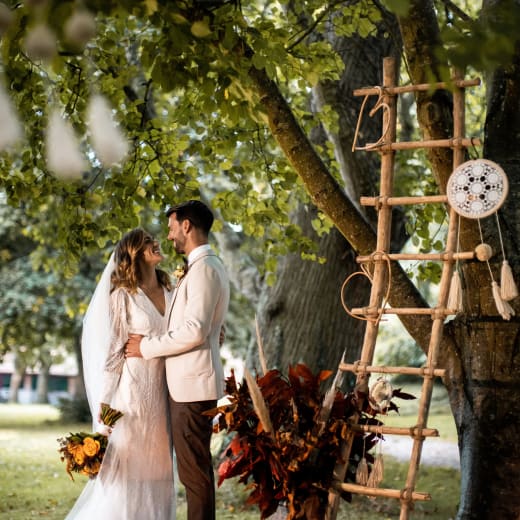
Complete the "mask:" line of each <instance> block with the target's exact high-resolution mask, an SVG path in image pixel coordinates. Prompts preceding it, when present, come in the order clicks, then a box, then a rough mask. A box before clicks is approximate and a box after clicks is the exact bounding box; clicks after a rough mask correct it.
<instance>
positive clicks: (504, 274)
mask: <svg viewBox="0 0 520 520" xmlns="http://www.w3.org/2000/svg"><path fill="white" fill-rule="evenodd" d="M500 296H501V297H502V300H504V301H506V302H508V301H511V300H512V299H513V298H516V297H517V296H518V287H517V286H516V283H515V279H514V278H513V271H512V269H511V266H510V265H509V262H508V261H507V260H504V261H503V262H502V270H501V273H500Z"/></svg>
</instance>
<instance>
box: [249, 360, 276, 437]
mask: <svg viewBox="0 0 520 520" xmlns="http://www.w3.org/2000/svg"><path fill="white" fill-rule="evenodd" d="M244 377H245V378H246V383H247V388H249V393H250V394H251V400H252V401H253V408H254V409H255V413H256V415H257V416H258V419H260V422H261V423H262V428H263V429H264V431H265V432H266V433H269V434H271V435H273V425H272V423H271V417H270V416H269V410H268V409H267V404H266V402H265V400H264V396H263V395H262V392H261V391H260V388H259V386H258V384H257V382H256V381H255V378H254V377H253V376H252V375H251V372H249V370H248V369H247V368H245V369H244Z"/></svg>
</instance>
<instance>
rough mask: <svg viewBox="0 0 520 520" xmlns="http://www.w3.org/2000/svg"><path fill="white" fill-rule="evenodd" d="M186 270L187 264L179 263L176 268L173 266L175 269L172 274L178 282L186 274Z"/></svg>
mask: <svg viewBox="0 0 520 520" xmlns="http://www.w3.org/2000/svg"><path fill="white" fill-rule="evenodd" d="M187 272H188V266H187V265H186V264H182V265H181V264H179V265H178V266H177V267H176V268H175V271H173V276H175V278H177V283H179V282H180V281H181V280H182V279H183V278H184V277H185V276H186V273H187Z"/></svg>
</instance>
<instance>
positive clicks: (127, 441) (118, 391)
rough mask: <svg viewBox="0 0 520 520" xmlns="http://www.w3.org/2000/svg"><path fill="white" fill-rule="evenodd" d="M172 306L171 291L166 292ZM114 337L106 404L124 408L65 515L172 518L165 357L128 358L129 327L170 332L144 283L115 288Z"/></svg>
mask: <svg viewBox="0 0 520 520" xmlns="http://www.w3.org/2000/svg"><path fill="white" fill-rule="evenodd" d="M164 294H165V300H166V309H168V307H169V302H170V298H171V293H170V292H169V291H167V290H166V289H165V290H164ZM111 316H112V340H111V343H110V349H109V353H108V359H107V362H106V369H105V377H104V385H103V392H102V394H101V395H102V399H101V401H102V402H106V403H108V404H110V406H111V407H112V408H116V409H118V410H120V411H122V412H123V413H124V415H123V417H122V418H121V419H119V421H118V422H117V423H116V425H115V427H114V429H113V432H112V434H111V435H110V438H109V443H108V448H107V451H106V454H105V457H104V460H103V464H102V466H101V470H100V472H99V474H98V476H97V477H96V478H95V479H93V480H90V481H89V482H88V483H87V484H86V486H85V488H84V490H83V492H82V493H81V495H80V497H79V498H78V500H77V501H76V503H75V504H74V507H73V509H72V510H71V512H70V513H69V514H68V516H67V517H66V520H83V519H84V520H87V519H88V520H173V519H175V491H174V484H173V464H172V442H171V432H170V421H169V411H168V392H167V387H166V377H165V371H164V359H162V358H157V359H152V360H148V361H145V360H144V359H141V358H128V359H125V357H124V352H123V347H124V344H125V343H126V340H127V337H128V334H129V333H136V334H143V335H150V334H152V335H157V334H161V333H163V332H166V330H167V321H168V318H167V316H162V315H161V314H160V313H159V311H158V310H157V308H156V307H155V306H154V304H153V303H152V302H151V300H149V299H148V297H147V296H146V295H145V294H144V292H142V291H141V289H138V292H137V293H136V294H129V293H128V292H127V291H125V290H124V289H116V290H115V291H114V292H113V293H112V294H111Z"/></svg>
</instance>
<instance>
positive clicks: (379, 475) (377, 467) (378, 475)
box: [367, 453, 385, 488]
mask: <svg viewBox="0 0 520 520" xmlns="http://www.w3.org/2000/svg"><path fill="white" fill-rule="evenodd" d="M384 471H385V465H384V462H383V454H382V453H380V454H379V455H376V459H375V461H374V465H373V466H372V473H370V477H368V481H367V486H368V487H374V488H375V487H378V486H379V484H381V482H383V474H384Z"/></svg>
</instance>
